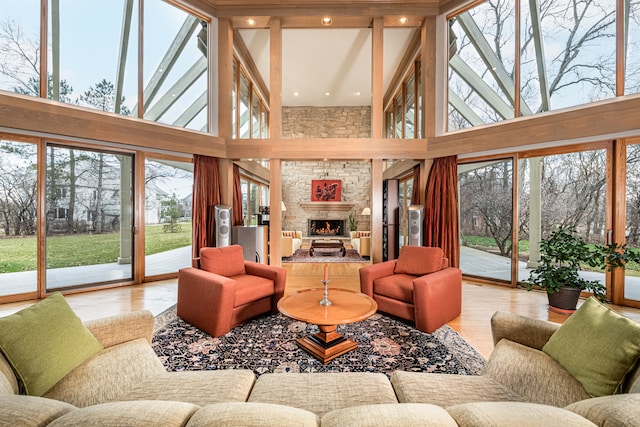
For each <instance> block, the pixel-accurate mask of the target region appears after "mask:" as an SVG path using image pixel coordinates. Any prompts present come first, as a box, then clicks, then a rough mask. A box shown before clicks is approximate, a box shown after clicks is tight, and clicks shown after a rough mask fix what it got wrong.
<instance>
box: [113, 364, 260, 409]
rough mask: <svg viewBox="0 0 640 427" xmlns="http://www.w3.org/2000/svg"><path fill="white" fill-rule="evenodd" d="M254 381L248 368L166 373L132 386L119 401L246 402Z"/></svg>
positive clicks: (253, 376) (252, 374) (196, 403)
mask: <svg viewBox="0 0 640 427" xmlns="http://www.w3.org/2000/svg"><path fill="white" fill-rule="evenodd" d="M255 380H256V376H255V374H254V373H253V371H250V370H248V369H221V370H214V371H186V372H165V373H163V374H160V375H155V376H153V377H150V378H148V379H146V380H144V381H141V382H139V383H138V384H135V385H133V386H132V387H131V388H130V389H128V390H127V391H126V392H125V393H124V394H121V395H120V396H118V400H176V401H180V402H188V403H193V404H194V405H198V406H206V405H211V404H213V403H222V402H244V401H246V400H247V399H248V398H249V393H250V392H251V387H253V383H254V382H255Z"/></svg>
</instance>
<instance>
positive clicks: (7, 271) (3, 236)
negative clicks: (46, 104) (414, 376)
mask: <svg viewBox="0 0 640 427" xmlns="http://www.w3.org/2000/svg"><path fill="white" fill-rule="evenodd" d="M37 164H38V158H37V146H36V145H35V144H28V143H23V142H17V141H8V140H0V254H2V255H1V256H0V296H3V295H11V294H22V293H29V292H36V290H37V288H38V277H37V270H38V264H37V262H38V261H37V260H38V254H37V238H36V213H37V202H38V195H37V188H38V187H37Z"/></svg>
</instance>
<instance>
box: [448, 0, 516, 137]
mask: <svg viewBox="0 0 640 427" xmlns="http://www.w3.org/2000/svg"><path fill="white" fill-rule="evenodd" d="M515 39H516V35H515V2H510V1H507V2H482V3H481V4H479V5H478V6H476V7H474V8H473V9H471V10H469V11H467V12H464V13H461V14H460V15H458V16H456V17H455V18H452V19H451V20H450V21H449V130H454V129H461V128H466V127H471V126H477V125H481V124H485V123H494V122H499V121H502V120H506V119H510V118H513V116H514V89H515V85H514V65H515V59H514V53H515V47H514V46H515Z"/></svg>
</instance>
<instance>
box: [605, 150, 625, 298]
mask: <svg viewBox="0 0 640 427" xmlns="http://www.w3.org/2000/svg"><path fill="white" fill-rule="evenodd" d="M626 190H627V150H626V143H625V141H624V140H617V141H614V142H613V143H612V144H611V148H610V149H609V150H607V195H606V200H607V202H608V203H607V204H606V206H607V209H606V212H607V232H608V230H613V236H612V237H613V242H615V243H619V244H624V243H626V222H627V221H626V218H627V217H626V214H627V203H626V202H627V194H626ZM613 242H611V243H613ZM606 243H610V242H606ZM605 275H606V276H607V279H608V283H610V284H611V286H610V292H607V297H609V298H610V299H611V300H612V301H613V303H614V304H622V303H623V301H624V276H625V274H624V269H621V268H616V269H615V270H614V271H612V272H606V273H605Z"/></svg>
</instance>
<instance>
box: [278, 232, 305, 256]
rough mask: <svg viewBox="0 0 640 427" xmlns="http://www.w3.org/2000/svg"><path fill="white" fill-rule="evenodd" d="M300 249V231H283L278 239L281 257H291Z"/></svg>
mask: <svg viewBox="0 0 640 427" xmlns="http://www.w3.org/2000/svg"><path fill="white" fill-rule="evenodd" d="M301 247H302V231H283V232H282V237H281V238H280V250H281V251H282V256H292V255H293V254H295V253H296V251H297V250H298V249H300V248H301Z"/></svg>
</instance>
